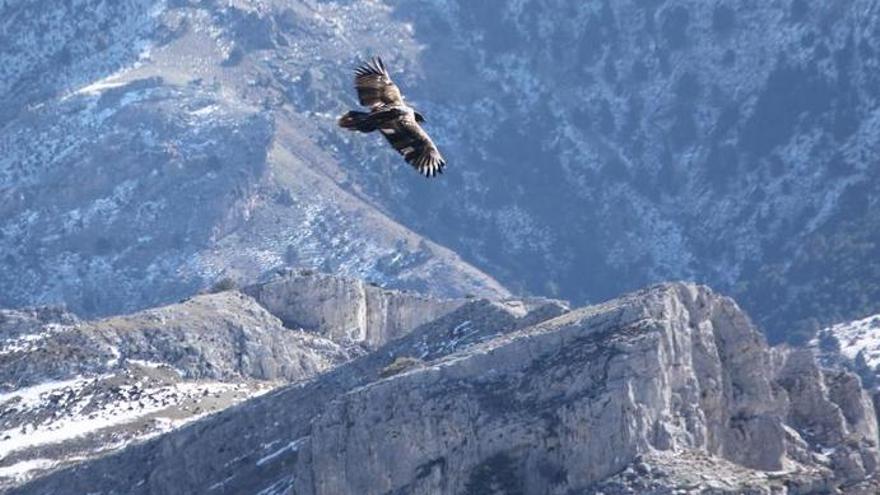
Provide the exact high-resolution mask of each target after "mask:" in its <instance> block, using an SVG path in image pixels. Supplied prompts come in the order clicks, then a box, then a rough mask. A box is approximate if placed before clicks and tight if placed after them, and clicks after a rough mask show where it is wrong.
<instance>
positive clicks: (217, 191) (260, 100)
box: [0, 0, 507, 315]
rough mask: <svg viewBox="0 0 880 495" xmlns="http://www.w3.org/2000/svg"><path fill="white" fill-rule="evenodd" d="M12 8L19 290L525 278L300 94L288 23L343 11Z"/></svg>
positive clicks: (5, 142)
mask: <svg viewBox="0 0 880 495" xmlns="http://www.w3.org/2000/svg"><path fill="white" fill-rule="evenodd" d="M336 8H337V9H338V10H339V11H340V12H338V13H337V14H338V15H349V14H347V11H349V10H351V9H352V8H353V7H352V8H348V7H345V8H344V7H336ZM2 9H3V12H2V17H3V19H4V21H3V22H4V32H3V33H4V34H3V36H4V39H5V40H8V41H9V43H8V44H6V43H4V50H5V52H4V54H5V58H4V60H5V61H6V62H4V70H5V71H6V73H4V74H3V84H4V85H5V87H4V88H3V91H0V98H2V103H3V108H4V113H3V115H2V120H0V123H2V132H0V146H2V148H3V149H4V150H6V151H5V152H4V156H3V157H2V158H0V184H2V186H0V212H2V214H3V215H2V216H3V221H2V224H0V232H2V243H0V262H2V263H3V264H4V266H5V267H7V268H9V269H4V270H2V275H0V280H2V283H3V287H4V289H3V292H2V294H0V303H2V304H4V305H5V306H21V305H24V304H34V303H47V302H54V303H59V302H63V303H65V304H67V305H68V306H69V307H70V308H71V309H72V310H75V311H76V312H78V313H80V314H85V315H96V314H97V315H101V314H107V313H118V312H124V311H130V310H132V309H138V308H142V307H145V306H151V305H156V304H159V303H167V302H170V301H172V300H175V299H177V298H179V297H181V296H185V295H190V294H192V293H194V292H195V291H196V290H198V289H199V288H201V287H204V286H206V285H209V284H210V282H211V281H214V280H217V279H220V278H224V277H230V278H233V279H238V280H241V281H243V282H245V283H247V282H250V281H253V280H254V279H255V278H257V277H258V276H259V275H260V274H261V273H263V272H265V271H266V270H268V269H270V268H274V267H276V266H279V265H283V264H295V265H300V266H309V267H314V268H318V269H322V270H324V271H332V272H336V273H340V274H343V275H345V274H348V275H356V276H359V277H362V278H367V279H370V280H373V281H376V282H380V283H383V284H391V285H396V286H397V287H404V288H418V289H421V290H426V291H430V292H434V293H437V294H442V295H455V296H463V295H465V294H477V295H485V296H492V297H503V296H505V295H506V294H507V292H506V290H505V289H504V288H503V287H502V286H501V285H499V284H498V283H497V282H496V281H495V280H493V279H492V278H491V277H489V276H487V275H485V274H484V273H482V272H480V271H479V270H477V269H475V268H473V267H472V266H470V265H468V264H467V263H465V262H463V261H462V260H461V259H460V258H459V257H458V256H457V255H455V254H454V253H452V252H450V251H448V250H446V249H444V248H442V247H440V246H438V245H436V244H434V243H432V242H431V241H429V240H427V239H426V238H424V237H422V236H420V235H418V234H416V233H414V232H412V231H410V230H408V229H407V228H405V227H403V226H401V225H400V224H399V223H397V222H396V221H395V220H394V219H392V218H391V217H390V216H389V215H388V214H387V213H386V212H384V211H382V210H381V209H380V208H377V207H376V206H375V205H373V204H372V203H371V201H370V200H369V199H367V198H365V197H363V196H362V195H360V194H359V193H358V192H357V189H356V188H355V187H354V186H352V185H351V184H350V183H348V185H346V182H347V180H346V178H345V173H344V171H342V170H341V169H339V167H338V166H336V165H335V162H334V160H333V159H332V157H331V156H330V154H329V153H330V152H331V151H332V148H331V149H328V147H327V146H326V145H325V143H323V142H322V139H321V137H320V136H319V135H317V134H316V126H317V125H318V122H329V121H330V120H331V119H330V118H329V117H328V116H326V115H318V114H316V113H315V112H314V109H310V110H299V109H296V108H294V107H293V106H292V105H293V104H294V102H293V101H292V98H294V97H295V96H296V95H298V94H299V92H298V91H297V90H296V89H295V82H294V81H290V80H288V79H286V78H281V77H278V76H276V75H275V74H274V73H275V72H276V71H281V70H285V71H287V70H295V71H297V72H299V71H300V70H302V67H303V62H302V61H299V62H298V61H297V60H296V59H295V58H292V57H295V56H296V55H297V54H298V53H299V51H300V50H299V48H298V47H296V46H291V45H290V43H289V42H286V41H284V40H285V39H290V40H291V42H292V41H293V40H294V38H296V37H298V36H299V35H297V36H294V34H293V33H294V32H296V31H298V30H299V29H305V30H316V29H318V28H323V26H325V24H326V22H325V21H324V20H322V19H320V18H314V17H312V15H311V13H310V11H309V9H307V8H306V7H305V6H299V7H297V8H296V9H286V10H279V11H275V10H273V11H266V10H265V9H264V8H263V7H260V4H253V5H250V4H247V3H242V4H241V5H236V6H229V7H227V6H225V4H223V5H219V4H218V5H215V4H213V3H212V2H205V3H204V4H202V5H196V6H189V5H188V4H177V3H174V2H171V3H167V2H160V1H141V2H136V1H132V2H119V3H114V4H113V5H107V4H106V3H105V2H99V1H91V0H87V1H80V2H74V3H72V4H70V5H68V6H64V7H59V8H58V9H42V8H39V5H37V4H34V3H27V2H24V3H17V4H4V6H3V7H2ZM304 9H305V10H304ZM355 10H356V9H355ZM331 13H332V12H331ZM269 14H272V16H271V17H267V16H269ZM376 15H379V14H376ZM278 23H287V24H288V25H286V28H285V29H286V30H287V31H289V34H287V35H282V34H281V33H280V32H277V31H278V30H280V27H279V25H278ZM291 23H292V24H291ZM34 32H39V33H41V34H40V35H38V36H32V35H30V34H29V33H34ZM285 36H286V37H285ZM267 37H268V38H267ZM314 41H317V40H314ZM276 47H277V48H278V50H277V51H272V49H273V48H276ZM267 50H268V52H267ZM264 53H271V56H270V57H264ZM299 57H300V58H302V56H301V55H300V56H299ZM46 73H51V77H43V75H44V74H46ZM297 77H300V76H299V75H298V76H297ZM281 83H283V84H281ZM288 92H289V93H290V95H291V96H290V97H288V96H287V94H288ZM13 267H14V268H13Z"/></svg>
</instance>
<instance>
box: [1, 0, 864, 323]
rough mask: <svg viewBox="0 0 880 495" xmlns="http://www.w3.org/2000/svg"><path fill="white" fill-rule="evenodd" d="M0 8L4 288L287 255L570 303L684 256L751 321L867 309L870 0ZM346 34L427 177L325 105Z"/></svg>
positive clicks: (671, 271)
mask: <svg viewBox="0 0 880 495" xmlns="http://www.w3.org/2000/svg"><path fill="white" fill-rule="evenodd" d="M3 10H4V11H3V12H2V14H3V18H4V19H10V21H9V24H8V25H7V26H8V27H7V29H6V30H4V34H3V36H4V37H5V38H4V40H5V41H7V43H3V47H4V48H3V50H4V51H3V55H4V64H3V69H0V70H2V71H3V72H2V75H3V77H2V81H0V84H2V85H3V86H2V91H0V101H2V105H0V106H2V109H3V110H2V114H0V122H2V124H3V126H2V130H0V145H2V147H3V149H4V153H3V156H2V157H0V177H2V179H3V180H2V184H3V187H2V189H0V212H2V213H3V215H2V218H3V221H2V225H0V229H2V230H0V231H2V240H0V263H2V266H3V267H4V269H3V270H0V274H2V275H0V277H3V278H2V282H3V283H2V286H3V291H2V293H0V301H2V302H3V303H4V304H6V305H20V304H24V303H43V302H58V301H62V300H63V301H66V302H68V304H69V305H71V307H73V309H76V310H77V311H79V312H87V313H94V314H100V313H109V312H117V311H122V310H128V309H134V308H140V307H145V306H148V305H152V304H156V303H159V302H168V301H170V300H173V299H174V298H176V297H179V296H182V295H186V294H189V293H192V292H193V291H194V290H196V289H197V288H198V287H201V286H204V285H208V284H210V282H211V281H213V280H216V279H219V278H224V277H227V276H231V277H233V278H238V279H242V280H244V281H245V282H249V281H251V280H253V279H254V278H255V277H256V276H257V275H259V274H260V273H263V272H264V271H265V270H267V269H269V268H273V267H276V266H278V265H283V264H288V265H294V266H306V267H313V268H319V269H322V270H325V271H334V272H340V273H344V274H348V275H355V276H359V277H361V278H366V279H370V280H373V281H375V282H378V283H381V284H383V285H393V286H396V287H400V288H414V289H420V290H428V291H432V292H434V293H437V294H442V295H446V296H463V295H466V294H467V293H474V294H476V295H479V296H497V295H499V294H503V293H505V289H504V288H503V287H502V286H501V284H499V283H498V282H496V281H495V279H497V280H499V281H500V282H501V283H502V284H504V285H505V286H507V287H511V288H513V289H515V291H516V292H531V293H535V294H547V295H551V296H552V295H557V296H559V297H564V298H567V299H571V300H574V301H576V302H578V303H580V302H584V301H590V300H601V299H604V298H607V297H610V296H613V295H615V294H618V293H620V292H621V291H624V290H631V289H634V288H637V287H639V286H641V285H644V284H645V283H648V282H654V281H659V280H662V279H672V278H688V279H695V280H698V281H702V282H708V283H710V284H712V285H713V286H714V287H717V288H719V289H723V290H725V291H726V292H729V293H732V294H734V295H736V296H737V297H738V299H739V300H740V301H741V302H742V303H743V305H744V307H746V308H747V309H749V311H750V313H751V314H753V316H754V317H755V318H756V320H757V321H758V322H759V323H760V324H761V325H762V326H763V327H764V328H765V329H766V330H767V331H768V332H769V334H770V336H771V338H772V339H773V340H778V339H782V338H784V337H785V336H786V335H788V336H792V337H793V338H794V339H798V338H801V336H803V335H804V334H809V333H810V332H811V331H812V329H814V328H815V327H816V325H817V324H821V323H822V321H823V320H837V319H843V318H848V317H852V318H855V317H860V316H864V315H865V314H870V313H871V312H876V310H878V309H880V308H877V307H876V306H875V305H876V304H877V301H880V288H878V286H877V284H876V283H874V282H873V281H875V280H877V278H878V265H877V261H876V260H878V259H880V253H878V251H877V249H878V248H877V246H878V245H880V244H878V243H877V232H878V231H880V225H878V224H877V222H878V220H877V219H878V218H880V215H878V211H877V208H878V202H877V201H876V197H875V196H876V195H877V187H878V186H877V185H878V184H880V180H878V179H880V178H878V173H880V172H878V169H877V167H875V166H873V165H874V162H875V161H876V154H877V149H878V144H880V138H878V133H880V131H878V129H880V127H878V125H877V122H878V109H877V108H878V107H877V105H878V103H877V97H878V91H880V90H878V89H877V88H880V84H878V81H877V76H876V74H877V73H878V71H877V67H878V65H880V60H878V55H877V54H878V48H880V47H878V46H877V44H878V40H880V36H878V29H880V28H878V26H880V23H878V15H880V14H878V12H877V9H876V6H875V5H874V4H873V3H872V2H871V1H869V0H857V1H854V2H846V3H834V4H831V3H827V2H826V3H818V4H817V3H815V2H806V1H803V0H794V1H783V2H776V3H773V4H767V3H760V4H748V5H745V4H743V3H741V2H726V1H720V0H718V1H708V2H686V1H672V0H670V1H662V0H656V1H621V2H609V1H590V2H581V1H574V0H528V1H523V2H511V3H505V4H503V5H497V6H494V5H493V6H490V5H488V4H485V5H484V4H482V3H478V2H467V1H442V2H441V1H429V0H407V1H404V2H396V3H393V4H383V3H380V2H372V1H365V0H364V1H354V2H312V1H303V2H296V3H292V4H291V3H287V2H246V1H243V2H233V3H232V4H229V3H225V2H210V1H206V2H199V3H189V2H174V1H169V2H159V1H155V0H153V1H147V0H142V1H133V0H132V1H127V2H114V3H113V5H105V4H104V3H101V2H90V1H82V2H75V3H74V4H71V5H70V6H69V7H58V8H57V9H42V8H39V6H36V5H21V4H15V5H7V6H4V7H3ZM375 26H382V28H381V29H376V28H375ZM371 54H379V55H382V56H383V57H384V58H385V59H386V62H387V63H388V65H389V67H391V70H392V72H393V74H394V76H395V79H396V80H397V82H398V83H399V84H400V85H401V86H402V87H403V89H404V92H405V93H406V94H407V95H408V96H409V98H410V100H411V101H412V103H413V104H414V105H415V106H416V107H418V108H419V109H420V110H421V111H422V113H424V114H425V115H426V116H427V119H428V121H427V123H426V126H427V128H428V130H429V131H430V132H431V134H432V136H434V137H435V140H436V141H437V142H438V143H439V144H440V146H441V148H442V150H443V152H444V154H445V155H446V156H447V157H448V159H449V161H450V168H449V173H448V174H446V175H445V176H444V177H443V178H442V179H440V180H436V181H426V180H423V179H422V178H421V177H419V176H418V175H417V174H414V173H412V170H410V169H408V168H407V166H406V165H405V164H404V163H402V162H401V161H400V159H399V157H398V156H396V154H395V153H393V152H392V151H390V150H389V149H388V146H387V143H385V142H384V141H383V140H382V139H381V138H379V137H377V136H360V135H358V136H354V135H350V134H348V133H343V132H340V130H339V129H337V128H336V126H335V117H336V116H337V115H338V114H339V112H341V111H343V110H344V109H347V108H351V107H352V106H354V105H355V101H354V95H353V93H352V89H351V81H350V70H351V68H352V66H353V65H354V64H355V63H356V61H357V60H359V59H362V58H364V57H366V56H368V55H371ZM429 239H430V240H429ZM432 241H433V242H432ZM434 242H437V243H439V244H441V245H444V246H447V247H449V248H452V249H453V250H454V251H455V252H456V253H458V255H460V256H461V258H459V257H458V255H456V254H453V253H451V252H449V251H446V250H445V249H443V248H441V247H440V246H438V245H437V244H434ZM474 266H476V267H478V268H479V269H476V268H474ZM120 273H121V274H123V276H120V277H112V276H111V274H120ZM486 273H489V274H491V277H490V276H488V275H486ZM492 277H495V279H493V278H492ZM872 309H873V310H875V311H872ZM811 318H816V319H818V320H819V321H818V322H814V321H812V320H811Z"/></svg>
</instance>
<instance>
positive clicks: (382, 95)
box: [354, 57, 403, 108]
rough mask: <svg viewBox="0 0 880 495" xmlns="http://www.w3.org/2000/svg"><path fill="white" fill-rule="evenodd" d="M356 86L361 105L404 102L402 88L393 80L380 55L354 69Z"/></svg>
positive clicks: (374, 106) (371, 105) (369, 105)
mask: <svg viewBox="0 0 880 495" xmlns="http://www.w3.org/2000/svg"><path fill="white" fill-rule="evenodd" d="M354 87H355V89H356V90H357V93H358V99H359V100H360V102H361V105H364V106H366V107H370V108H376V107H380V106H382V105H402V104H403V97H401V95H400V89H399V88H398V87H397V85H396V84H394V81H392V80H391V76H390V75H388V70H387V69H385V64H384V63H383V62H382V59H381V58H379V57H375V58H373V60H371V61H369V62H367V63H365V64H363V65H361V66H360V67H358V68H357V69H355V70H354Z"/></svg>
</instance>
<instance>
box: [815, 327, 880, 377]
mask: <svg viewBox="0 0 880 495" xmlns="http://www.w3.org/2000/svg"><path fill="white" fill-rule="evenodd" d="M832 337H833V339H834V340H836V342H837V345H838V346H839V349H840V354H842V355H843V356H844V357H846V358H848V359H850V360H853V361H854V360H855V359H856V357H857V356H858V355H859V354H860V353H861V354H862V357H863V358H864V360H865V364H867V365H868V366H869V367H871V368H876V367H877V365H880V314H877V315H873V316H869V317H867V318H863V319H861V320H856V321H850V322H846V323H840V324H837V325H834V326H831V327H828V328H825V329H823V330H821V331H820V332H819V334H818V336H817V337H816V338H815V339H813V340H812V341H811V342H810V345H811V346H813V347H817V348H823V350H825V348H827V347H829V346H834V345H835V344H833V340H831V338H832ZM823 343H824V347H823Z"/></svg>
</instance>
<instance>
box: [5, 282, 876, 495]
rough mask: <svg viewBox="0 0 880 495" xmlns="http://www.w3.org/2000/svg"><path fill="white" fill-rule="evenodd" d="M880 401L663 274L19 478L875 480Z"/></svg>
mask: <svg viewBox="0 0 880 495" xmlns="http://www.w3.org/2000/svg"><path fill="white" fill-rule="evenodd" d="M877 441H878V438H877V423H876V418H875V414H874V408H873V405H872V404H871V401H870V400H868V399H867V397H866V395H865V394H864V393H863V391H862V389H861V387H860V386H859V382H858V379H857V378H856V377H854V376H853V375H851V374H848V373H845V372H844V373H839V372H838V373H829V372H824V371H822V370H821V368H820V367H819V366H818V365H817V363H816V361H815V359H814V358H813V357H812V355H811V354H809V353H806V352H794V351H789V350H786V349H772V350H771V349H770V348H768V346H767V344H766V343H765V340H764V338H763V337H762V336H761V335H760V334H759V333H758V332H757V331H756V330H755V328H754V327H753V326H752V324H751V323H750V321H749V319H748V318H747V317H746V316H745V315H744V314H743V312H742V311H741V310H740V309H739V308H738V307H737V305H736V304H735V303H734V302H733V301H732V300H730V299H728V298H725V297H721V296H718V295H716V294H714V293H712V292H711V291H710V290H708V289H706V288H705V287H701V286H694V285H688V284H669V285H662V286H657V287H653V288H650V289H647V290H643V291H640V292H637V293H633V294H630V295H627V296H624V297H622V298H619V299H615V300H613V301H610V302H607V303H604V304H601V305H597V306H588V307H585V308H581V309H577V310H574V311H567V310H566V309H565V308H564V307H563V306H561V305H558V304H554V303H552V302H548V304H544V305H542V306H540V307H536V308H534V309H533V310H532V311H531V312H530V313H528V314H523V312H522V311H515V310H512V309H511V307H510V305H508V304H499V303H494V302H490V301H478V300H475V301H471V302H468V303H466V304H463V305H460V306H459V307H458V308H456V309H454V310H451V311H450V312H448V313H447V314H445V315H444V316H442V317H440V318H439V319H436V320H434V321H432V322H428V323H426V324H424V325H422V326H420V327H419V328H416V329H415V330H413V331H412V332H410V333H408V334H406V335H405V336H403V337H401V338H398V339H396V340H392V341H390V342H388V343H386V344H385V345H383V346H381V347H379V349H378V350H377V351H375V352H372V353H369V354H367V355H364V356H362V357H359V358H357V359H355V360H353V361H351V362H349V363H347V364H342V365H340V366H338V367H336V368H334V369H332V370H330V371H328V372H326V373H323V374H320V375H318V376H316V377H315V378H313V379H311V380H309V381H306V382H301V383H300V384H298V385H294V386H287V387H283V388H280V389H278V390H275V391H273V392H271V393H269V394H266V395H263V396H260V397H258V398H255V399H252V400H250V401H247V402H245V403H242V404H240V405H238V406H235V407H232V408H229V409H226V410H224V411H222V412H219V413H217V414H214V415H212V416H209V417H207V418H204V419H202V420H200V421H197V422H195V423H192V424H190V425H188V426H186V427H183V428H181V429H178V430H175V431H173V432H170V433H167V434H165V435H162V436H159V437H158V438H155V439H152V440H148V441H146V442H144V443H142V444H137V445H132V446H130V447H128V448H126V449H125V450H123V451H122V452H119V453H117V454H112V455H108V456H106V457H103V458H101V459H97V460H93V461H89V462H87V463H84V464H82V465H80V466H79V467H78V468H77V469H75V470H72V469H68V470H62V471H57V472H54V473H52V474H48V475H46V476H43V477H40V478H37V479H35V480H33V481H32V482H31V483H29V484H26V485H23V486H21V487H19V488H17V489H15V490H13V493H47V492H53V493H78V492H86V491H88V492H90V493H108V494H109V493H180V492H181V491H184V492H191V493H239V492H241V491H242V490H247V491H252V492H256V491H261V490H262V491H263V492H264V493H296V494H311V493H314V494H320V493H327V494H335V493H377V494H379V493H381V494H385V493H400V494H403V493H408V494H409V493H425V494H429V493H430V494H436V493H509V494H512V493H530V494H531V493H548V494H553V493H560V494H561V493H592V492H597V493H598V492H602V493H645V492H646V491H647V490H653V491H654V492H656V493H668V492H670V491H671V490H680V491H679V492H680V493H681V492H684V493H698V492H703V491H709V492H711V493H743V492H745V491H748V492H749V493H813V492H815V493H818V492H827V491H835V490H840V489H846V490H848V493H858V492H857V491H853V490H862V492H863V493H871V492H870V490H871V489H872V488H871V485H870V483H871V482H872V481H871V477H872V476H873V475H874V473H875V470H876V467H877V462H878V455H880V453H878V449H877Z"/></svg>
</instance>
